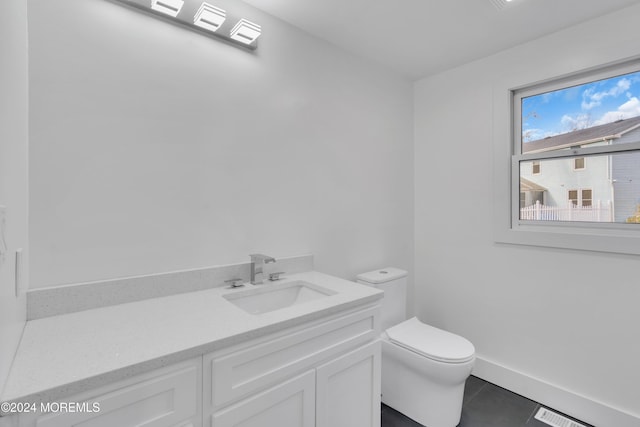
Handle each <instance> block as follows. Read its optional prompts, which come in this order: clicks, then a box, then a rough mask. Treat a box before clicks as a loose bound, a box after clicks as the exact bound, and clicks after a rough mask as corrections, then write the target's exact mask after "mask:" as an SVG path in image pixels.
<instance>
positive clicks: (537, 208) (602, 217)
mask: <svg viewBox="0 0 640 427" xmlns="http://www.w3.org/2000/svg"><path fill="white" fill-rule="evenodd" d="M520 219H523V220H532V221H589V222H613V206H612V204H611V201H608V202H606V203H601V202H600V200H598V201H597V202H596V204H595V205H594V206H575V205H574V204H569V206H565V207H561V206H545V205H543V204H541V203H540V202H539V201H536V204H535V205H531V206H526V207H524V208H520Z"/></svg>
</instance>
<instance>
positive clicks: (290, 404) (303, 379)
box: [211, 371, 316, 427]
mask: <svg viewBox="0 0 640 427" xmlns="http://www.w3.org/2000/svg"><path fill="white" fill-rule="evenodd" d="M315 403H316V402H315V372H314V371H309V372H307V373H305V374H303V375H300V376H298V377H295V378H293V379H291V380H289V381H286V382H284V383H282V384H280V385H278V386H276V387H273V388H270V389H268V390H265V391H263V392H261V393H258V394H256V395H254V396H251V397H249V398H247V399H244V400H242V401H240V402H238V403H236V404H233V405H231V406H230V407H228V408H226V409H223V410H221V411H218V412H216V413H215V414H213V415H212V417H211V425H212V427H271V426H273V427H276V426H282V427H314V426H315Z"/></svg>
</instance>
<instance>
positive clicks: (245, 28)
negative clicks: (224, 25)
mask: <svg viewBox="0 0 640 427" xmlns="http://www.w3.org/2000/svg"><path fill="white" fill-rule="evenodd" d="M259 36H260V25H258V24H254V23H253V22H251V21H247V20H246V19H244V18H243V19H241V20H240V21H238V23H237V24H236V26H235V27H233V29H232V30H231V34H230V37H231V38H232V39H233V40H237V41H239V42H241V43H244V44H251V43H253V41H254V40H255V39H257V38H258V37H259Z"/></svg>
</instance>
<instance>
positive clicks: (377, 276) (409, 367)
mask: <svg viewBox="0 0 640 427" xmlns="http://www.w3.org/2000/svg"><path fill="white" fill-rule="evenodd" d="M357 281H358V283H361V284H364V285H369V286H373V287H376V288H378V289H381V290H383V291H384V299H383V300H382V310H381V311H382V312H381V325H382V333H381V336H380V339H381V342H382V402H383V403H384V404H386V405H388V406H390V407H392V408H393V409H395V410H397V411H399V412H401V413H403V414H404V415H406V416H408V417H409V418H411V419H413V420H414V421H417V422H418V423H420V424H422V425H424V426H426V427H455V426H457V425H458V423H459V422H460V415H461V413H462V398H463V395H464V385H465V381H466V380H467V378H468V377H469V375H471V370H472V369H473V363H474V361H475V348H474V347H473V344H471V342H469V341H468V340H467V339H465V338H463V337H461V336H459V335H455V334H452V333H450V332H447V331H444V330H442V329H438V328H435V327H433V326H430V325H427V324H425V323H422V322H421V321H420V320H418V319H417V318H416V317H413V318H411V319H409V320H406V292H407V272H406V271H404V270H400V269H398V268H385V269H382V270H376V271H370V272H368V273H363V274H359V275H358V276H357Z"/></svg>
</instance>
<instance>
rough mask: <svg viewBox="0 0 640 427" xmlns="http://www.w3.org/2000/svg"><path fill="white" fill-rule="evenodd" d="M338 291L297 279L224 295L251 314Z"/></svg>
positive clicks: (273, 309)
mask: <svg viewBox="0 0 640 427" xmlns="http://www.w3.org/2000/svg"><path fill="white" fill-rule="evenodd" d="M335 293H336V292H335V291H332V290H329V289H326V288H323V287H322V286H318V285H315V284H313V283H309V282H304V281H302V280H297V281H294V282H287V283H280V284H264V285H259V287H257V288H253V289H247V290H245V291H239V292H234V293H230V294H226V295H223V297H224V298H225V299H226V300H227V301H229V302H231V303H232V304H235V305H236V306H237V307H239V308H241V309H243V310H244V311H246V312H247V313H249V314H262V313H268V312H270V311H275V310H280V309H281V308H286V307H291V306H294V305H298V304H303V303H305V302H308V301H313V300H317V299H319V298H324V297H326V296H329V295H334V294H335Z"/></svg>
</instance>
